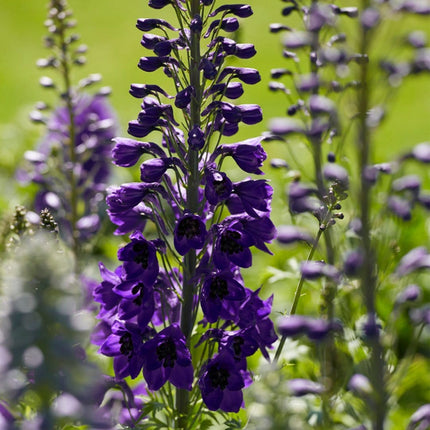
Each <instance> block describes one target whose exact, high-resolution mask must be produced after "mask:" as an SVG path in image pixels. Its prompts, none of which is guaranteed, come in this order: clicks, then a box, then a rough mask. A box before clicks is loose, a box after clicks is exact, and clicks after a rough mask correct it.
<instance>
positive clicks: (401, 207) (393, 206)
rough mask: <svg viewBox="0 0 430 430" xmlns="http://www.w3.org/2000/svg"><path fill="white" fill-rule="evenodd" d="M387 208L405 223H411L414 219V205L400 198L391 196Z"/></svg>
mask: <svg viewBox="0 0 430 430" xmlns="http://www.w3.org/2000/svg"><path fill="white" fill-rule="evenodd" d="M387 206H388V208H389V209H390V210H391V212H393V214H394V215H396V216H398V217H399V218H401V219H402V220H403V221H409V220H410V219H411V218H412V204H411V202H410V201H409V200H406V199H404V198H402V197H399V196H390V197H389V198H388V201H387Z"/></svg>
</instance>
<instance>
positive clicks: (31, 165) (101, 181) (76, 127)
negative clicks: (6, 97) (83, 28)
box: [18, 0, 116, 257]
mask: <svg viewBox="0 0 430 430" xmlns="http://www.w3.org/2000/svg"><path fill="white" fill-rule="evenodd" d="M75 25H76V23H75V20H74V19H73V18H72V12H71V10H70V9H69V8H68V6H67V3H66V1H65V0H51V1H50V3H49V5H48V19H47V20H46V21H45V26H46V27H47V30H48V36H46V37H45V44H46V47H47V48H48V49H49V50H50V54H49V56H48V57H47V58H42V59H39V60H38V61H37V65H38V66H39V67H40V68H43V69H47V70H49V69H51V70H53V71H55V73H57V74H58V75H59V79H56V80H54V79H52V78H51V77H48V76H44V77H42V78H41V79H40V84H41V85H42V87H44V88H46V89H48V90H49V91H51V92H54V93H55V95H56V96H57V99H56V100H55V99H54V101H53V105H52V107H50V106H49V105H48V104H47V103H43V102H40V103H38V104H37V105H36V108H37V109H36V110H35V111H34V112H32V113H31V115H30V116H31V119H32V120H33V121H34V122H36V123H43V124H44V125H45V127H46V131H45V133H44V135H43V136H42V137H41V140H40V142H39V144H38V146H37V148H36V149H35V150H31V151H27V152H26V153H25V161H26V166H24V167H23V168H22V169H20V170H19V171H18V179H19V180H20V181H22V182H26V183H28V182H33V183H34V184H36V185H37V187H38V191H37V195H36V197H35V201H34V209H35V211H36V212H37V213H38V212H40V211H41V210H43V209H45V208H47V209H48V210H49V211H50V212H51V214H52V215H53V216H54V217H55V219H56V220H57V222H58V223H59V231H60V234H61V236H62V238H63V239H64V240H66V241H67V243H68V244H69V246H70V247H71V248H72V249H73V250H74V253H75V255H76V257H78V255H79V253H80V252H81V250H82V247H83V244H85V243H86V242H88V241H89V239H90V238H91V237H93V236H94V234H95V233H96V232H97V231H98V230H99V228H100V225H101V218H102V217H103V212H104V210H103V204H104V197H105V189H106V184H107V182H108V180H109V174H110V166H111V160H110V154H111V148H112V142H111V139H112V138H113V137H114V136H115V133H116V118H115V115H114V113H113V111H112V109H111V107H110V105H109V104H108V102H107V96H108V94H109V88H107V87H102V88H100V89H99V90H98V92H96V93H95V94H90V93H89V92H88V91H87V88H89V87H90V86H93V85H94V84H96V83H97V82H99V81H100V79H101V76H100V75H99V74H91V75H89V76H88V77H86V78H83V79H81V80H80V81H79V83H77V84H74V83H73V81H72V74H73V72H74V69H75V68H77V67H80V66H81V65H83V64H84V63H85V57H84V54H85V52H86V46H85V45H82V44H80V45H78V41H79V37H78V35H76V34H73V33H72V32H71V31H72V28H73V27H74V26H75Z"/></svg>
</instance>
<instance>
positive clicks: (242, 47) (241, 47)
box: [234, 43, 257, 59]
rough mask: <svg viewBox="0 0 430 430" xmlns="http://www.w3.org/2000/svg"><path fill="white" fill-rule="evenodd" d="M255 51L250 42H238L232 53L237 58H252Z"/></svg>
mask: <svg viewBox="0 0 430 430" xmlns="http://www.w3.org/2000/svg"><path fill="white" fill-rule="evenodd" d="M256 53H257V51H256V50H255V47H254V45H253V44H252V43H238V44H237V45H236V49H235V51H234V55H235V56H236V57H237V58H243V59H248V58H252V57H253V56H254V55H255V54H256Z"/></svg>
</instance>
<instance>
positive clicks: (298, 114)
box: [269, 1, 358, 427]
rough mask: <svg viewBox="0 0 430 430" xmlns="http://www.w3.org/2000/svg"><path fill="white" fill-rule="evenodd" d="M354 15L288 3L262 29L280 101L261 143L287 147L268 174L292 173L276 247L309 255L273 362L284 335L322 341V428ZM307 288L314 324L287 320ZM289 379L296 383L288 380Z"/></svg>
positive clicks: (327, 421)
mask: <svg viewBox="0 0 430 430" xmlns="http://www.w3.org/2000/svg"><path fill="white" fill-rule="evenodd" d="M357 12H358V11H357V8H355V7H345V8H340V7H338V6H336V5H334V4H327V3H325V2H318V1H313V2H291V4H290V3H289V4H288V5H286V6H285V7H284V9H283V10H282V15H283V16H284V17H287V18H286V20H287V21H286V24H287V25H284V24H282V23H277V24H272V25H271V26H270V31H271V32H272V33H274V34H279V33H281V34H282V44H283V47H284V51H283V56H284V61H285V63H286V64H285V67H280V68H276V69H272V71H271V78H272V79H273V81H272V82H270V84H269V89H270V90H271V91H274V92H278V93H281V94H283V95H284V96H285V98H286V101H287V105H286V113H287V116H286V117H278V118H274V119H272V120H271V121H270V124H269V129H270V135H269V136H270V138H271V139H273V140H280V141H281V142H286V144H287V145H288V146H289V147H291V146H293V148H291V150H290V154H291V160H287V162H284V163H281V162H280V160H274V163H272V166H273V167H274V168H277V169H290V166H291V165H293V166H294V167H296V168H297V169H298V170H297V172H296V173H294V172H292V173H291V175H289V177H290V178H292V180H291V182H290V183H289V185H288V187H287V198H288V208H289V214H290V217H291V221H292V224H295V225H281V226H280V227H279V228H278V231H279V234H278V240H279V243H280V244H285V245H290V246H291V245H295V244H299V243H301V244H302V245H303V244H304V245H305V246H308V247H309V251H308V252H307V256H306V257H305V258H306V260H305V261H303V262H301V263H300V265H299V272H300V276H299V281H298V283H297V286H296V290H295V293H294V298H293V301H292V303H291V305H290V307H289V310H288V311H287V312H285V313H286V314H287V315H286V316H285V317H284V319H283V320H281V322H280V323H279V333H280V334H281V336H282V337H281V342H280V344H279V345H278V348H277V351H276V354H275V360H276V361H277V360H278V359H280V357H281V356H282V351H283V349H284V344H285V342H286V341H287V338H288V337H289V336H290V334H289V332H290V330H291V332H292V333H294V334H299V333H301V334H304V333H306V334H307V335H308V337H309V339H310V340H312V341H322V342H318V347H317V348H318V350H323V351H324V352H323V353H321V356H322V357H324V358H323V359H322V360H321V366H320V375H319V376H318V379H319V383H320V384H321V385H322V386H323V387H324V389H322V390H320V394H321V397H322V405H321V420H322V421H321V425H323V426H327V427H330V426H332V425H333V424H332V422H331V416H330V415H331V412H330V406H329V404H330V401H331V400H330V398H331V396H332V395H335V393H336V390H337V389H338V386H337V384H336V379H337V378H338V375H337V371H338V370H337V369H338V368H339V366H338V363H337V362H336V360H337V347H338V345H337V342H338V341H339V338H341V337H342V336H341V331H340V332H339V331H337V330H332V328H334V327H336V325H337V322H336V319H335V298H336V294H337V289H338V286H339V285H341V283H342V282H343V273H342V272H341V271H340V270H339V269H338V267H337V266H338V265H339V261H338V259H339V254H338V249H337V246H336V243H337V242H338V241H339V238H340V236H339V232H338V230H339V229H336V228H335V227H334V226H335V225H336V224H338V223H340V224H342V221H341V220H342V219H343V217H344V215H343V212H341V210H342V209H343V207H342V206H343V205H344V201H345V199H346V198H347V192H348V190H349V186H350V183H349V172H348V170H347V168H346V167H345V166H344V165H342V164H343V163H344V158H343V157H344V153H343V148H342V143H343V139H344V136H343V135H342V132H343V127H342V124H341V121H342V119H343V118H342V115H341V114H340V112H339V107H338V102H339V100H341V97H342V96H343V95H344V93H345V92H346V90H347V89H348V88H349V87H351V86H354V83H353V82H351V77H350V73H349V71H350V69H351V68H353V67H354V63H355V62H356V58H355V57H354V55H353V54H352V53H351V52H350V48H349V46H348V43H347V42H348V36H347V35H346V34H345V33H343V32H342V25H343V24H344V20H347V22H346V24H349V23H350V22H351V18H354V17H355V16H356V15H357ZM343 15H346V17H345V18H344V17H343ZM293 16H295V18H298V20H297V22H298V24H296V27H297V28H292V27H291V26H290V25H288V20H291V22H294V21H293V18H292V17H293ZM296 142H300V143H304V144H305V145H304V146H305V148H306V150H307V151H308V152H309V154H310V157H309V158H310V159H309V163H311V164H312V169H311V170H310V172H309V167H308V166H305V165H304V164H302V162H301V161H300V159H301V157H297V156H296V155H295V152H296V148H300V149H299V150H301V151H303V150H304V149H303V146H301V147H298V146H297V147H296V146H294V145H296ZM281 161H282V160H281ZM315 224H316V225H315ZM339 228H341V227H339ZM298 252H299V254H298V255H301V253H300V251H298ZM316 258H318V260H316ZM320 280H321V281H320ZM314 281H318V285H321V286H322V288H321V292H320V300H321V305H320V309H318V310H314V311H313V312H315V311H316V312H320V313H321V318H318V319H314V318H310V317H305V316H302V315H295V314H296V313H297V312H300V311H301V307H300V304H299V302H300V300H301V298H302V297H303V287H304V285H305V283H306V282H314ZM299 321H301V323H300V324H298V322H299ZM297 376H300V375H297V374H296V375H294V376H293V377H297ZM299 379H300V378H299ZM316 394H318V393H316Z"/></svg>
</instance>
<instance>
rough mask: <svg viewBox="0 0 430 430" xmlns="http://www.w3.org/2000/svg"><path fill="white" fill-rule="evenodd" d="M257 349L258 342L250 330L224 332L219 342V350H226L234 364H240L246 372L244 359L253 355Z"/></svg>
mask: <svg viewBox="0 0 430 430" xmlns="http://www.w3.org/2000/svg"><path fill="white" fill-rule="evenodd" d="M258 347H259V345H258V341H257V340H256V339H255V337H254V336H253V332H252V328H249V329H248V328H247V329H242V330H238V331H231V332H227V331H226V332H224V333H223V336H222V338H221V341H220V350H222V349H227V350H228V351H229V352H230V354H231V355H232V356H233V358H234V359H235V361H236V362H239V363H240V362H242V366H243V370H246V357H250V356H251V355H253V354H254V353H255V352H256V351H257V350H258ZM239 366H240V364H239Z"/></svg>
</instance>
